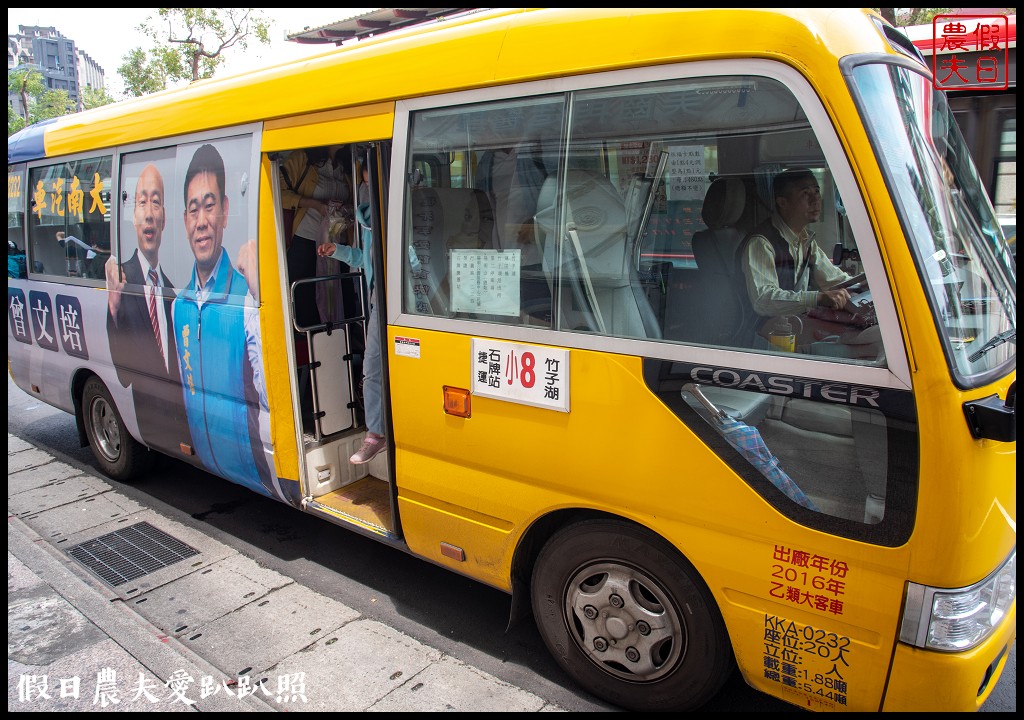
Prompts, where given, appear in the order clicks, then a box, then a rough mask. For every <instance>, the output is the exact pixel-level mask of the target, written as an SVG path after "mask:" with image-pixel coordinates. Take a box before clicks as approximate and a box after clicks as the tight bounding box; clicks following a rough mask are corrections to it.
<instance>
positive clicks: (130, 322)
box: [105, 164, 192, 454]
mask: <svg viewBox="0 0 1024 720" xmlns="http://www.w3.org/2000/svg"><path fill="white" fill-rule="evenodd" d="M133 222H134V225H135V234H136V236H137V237H138V245H139V248H138V250H136V251H135V253H134V254H133V255H132V257H131V258H130V259H128V260H127V261H125V262H124V263H122V264H121V265H120V267H119V266H118V264H117V261H116V260H115V258H113V257H111V258H110V259H109V260H108V261H107V263H106V265H105V271H106V280H107V337H108V339H109V341H110V358H111V360H112V361H113V363H114V367H115V368H116V370H117V378H118V380H120V382H121V385H123V386H124V387H128V386H129V385H131V386H132V399H133V401H134V404H135V417H136V419H137V420H138V423H139V433H140V434H141V435H142V437H141V440H142V442H143V443H145V444H146V445H147V446H149V447H152V448H156V449H159V450H163V451H166V452H171V453H175V454H176V453H177V452H178V450H179V448H180V446H181V444H182V443H185V444H187V445H191V444H192V440H191V435H190V433H189V429H188V418H187V417H186V415H185V406H184V402H183V400H182V394H181V372H180V370H179V368H178V360H177V351H176V348H175V343H174V322H173V319H172V317H171V304H172V303H173V301H174V296H175V292H174V287H173V286H172V285H171V282H170V280H168V278H167V276H166V275H165V274H164V272H163V270H162V269H161V267H160V242H161V240H162V239H163V232H164V226H165V224H166V222H167V215H166V208H165V207H164V181H163V178H162V177H161V175H160V171H159V170H158V169H157V168H156V166H155V165H153V164H149V165H146V167H145V168H143V170H142V173H141V174H140V175H139V181H138V184H137V185H136V186H135V208H134V221H133ZM126 286H128V289H127V290H126V289H125V287H126Z"/></svg>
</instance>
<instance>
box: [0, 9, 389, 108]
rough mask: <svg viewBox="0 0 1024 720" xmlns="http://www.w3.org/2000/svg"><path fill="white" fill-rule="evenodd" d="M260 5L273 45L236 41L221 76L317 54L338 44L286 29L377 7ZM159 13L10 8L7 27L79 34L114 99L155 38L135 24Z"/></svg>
mask: <svg viewBox="0 0 1024 720" xmlns="http://www.w3.org/2000/svg"><path fill="white" fill-rule="evenodd" d="M261 9H262V10H263V12H264V14H265V15H266V16H267V17H268V18H270V20H271V26H270V45H262V44H261V43H258V42H250V43H249V49H248V50H247V51H246V52H245V53H244V54H243V53H242V52H241V51H240V50H239V49H238V48H237V47H236V48H232V50H231V51H229V53H228V62H227V65H226V66H225V67H224V68H223V69H221V70H219V71H218V73H217V74H218V75H219V76H223V75H230V74H234V73H237V72H242V71H244V70H250V69H255V68H258V67H263V66H266V65H274V64H276V63H279V62H283V61H285V60H291V59H298V58H302V57H307V56H309V55H318V54H320V53H322V52H324V51H326V50H329V49H330V48H332V47H334V46H333V45H330V44H324V45H300V44H299V43H296V42H291V41H288V40H285V35H286V34H288V33H295V32H300V31H302V30H304V29H306V28H307V27H310V28H314V27H320V26H321V25H327V24H328V23H332V22H337V21H338V20H343V19H345V18H348V17H352V16H354V15H361V14H362V13H364V12H368V11H370V10H372V9H373V8H327V9H324V8H261ZM155 14H156V8H130V7H129V8H116V9H115V8H86V7H82V8H48V7H43V8H8V10H7V33H8V34H9V35H14V34H17V32H18V26H19V25H40V26H43V27H50V26H52V27H54V28H56V29H57V32H59V33H60V34H61V35H63V36H64V37H66V38H70V39H72V40H74V41H75V45H76V47H77V48H78V50H79V51H83V52H85V53H87V54H88V55H89V57H91V58H92V59H93V60H95V61H96V63H97V64H98V65H99V66H100V67H102V68H103V74H104V80H105V81H106V84H107V89H108V90H110V92H111V94H112V95H113V96H114V98H115V99H121V96H122V92H123V86H122V83H121V77H120V76H119V75H118V74H117V68H118V67H119V66H120V65H121V62H122V58H123V57H124V55H125V54H126V53H127V52H128V51H129V50H131V49H132V48H135V47H142V48H144V49H149V48H150V47H151V46H152V42H151V41H150V40H149V39H148V38H147V37H145V36H144V35H142V34H141V33H139V32H138V31H137V30H136V27H138V25H140V24H141V23H142V22H143V21H145V20H146V18H148V17H149V16H151V15H155Z"/></svg>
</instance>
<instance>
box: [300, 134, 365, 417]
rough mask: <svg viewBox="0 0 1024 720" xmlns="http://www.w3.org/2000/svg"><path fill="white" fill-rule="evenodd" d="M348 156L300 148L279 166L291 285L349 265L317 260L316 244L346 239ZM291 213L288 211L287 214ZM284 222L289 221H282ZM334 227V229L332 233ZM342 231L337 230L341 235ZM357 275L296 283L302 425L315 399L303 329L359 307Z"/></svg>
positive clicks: (356, 347)
mask: <svg viewBox="0 0 1024 720" xmlns="http://www.w3.org/2000/svg"><path fill="white" fill-rule="evenodd" d="M351 172H352V156H351V151H350V149H349V147H348V146H347V145H331V146H324V147H314V148H306V149H299V150H295V151H294V152H292V154H291V155H290V156H289V157H288V159H287V160H286V161H285V162H284V163H283V164H282V165H281V196H282V197H281V201H282V205H283V207H284V209H285V210H292V211H294V215H293V220H292V222H291V223H290V226H289V227H286V228H285V233H286V236H287V237H286V245H287V248H286V257H287V266H288V283H289V287H291V285H292V284H293V283H295V282H298V281H309V280H311V279H314V278H317V277H321V276H328V275H336V274H339V273H348V272H350V271H351V268H350V267H349V266H348V265H345V264H343V263H342V264H341V265H340V266H339V265H337V264H335V266H334V267H331V266H330V265H329V264H328V263H326V261H324V260H322V259H318V256H317V252H316V248H317V245H318V244H320V243H322V242H324V241H326V240H328V239H333V240H334V241H337V242H341V243H343V244H346V245H347V244H349V243H350V242H351V225H352V223H351V222H350V221H348V222H347V221H346V220H347V219H350V218H351V217H352V215H353V210H352V204H353V200H354V193H353V187H354V183H353V182H352V179H351ZM288 214H290V213H288ZM286 222H287V220H286ZM332 226H333V227H335V228H336V229H337V230H336V232H335V234H334V235H333V236H332V235H331V229H332ZM339 232H340V234H339ZM356 282H357V279H356V278H343V279H334V280H323V281H317V282H302V283H301V284H300V285H298V286H296V287H295V288H294V308H293V310H294V320H295V323H296V325H297V326H298V327H299V328H302V329H303V330H302V331H301V332H300V331H296V333H295V348H296V356H297V364H298V366H299V386H300V396H301V403H300V404H301V412H302V418H303V425H304V426H305V429H306V431H307V432H309V431H312V420H313V400H312V383H311V380H310V378H309V362H310V360H309V357H310V356H309V347H308V338H307V337H306V332H307V331H309V330H312V329H314V328H319V327H320V326H321V325H322V324H323V323H328V324H331V325H333V324H336V323H341V322H343V321H344V320H346V319H351V318H355V317H358V316H359V314H360V312H361V305H360V302H359V295H358V292H357V289H356ZM353 335H354V336H358V337H353V347H352V350H353V352H355V353H356V354H357V355H360V356H361V354H362V347H363V338H362V334H361V333H354V334H353Z"/></svg>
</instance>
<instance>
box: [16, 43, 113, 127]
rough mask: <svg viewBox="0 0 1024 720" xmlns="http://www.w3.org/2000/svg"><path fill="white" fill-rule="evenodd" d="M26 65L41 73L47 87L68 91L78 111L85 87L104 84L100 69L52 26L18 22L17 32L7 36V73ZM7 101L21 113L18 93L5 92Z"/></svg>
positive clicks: (22, 110)
mask: <svg viewBox="0 0 1024 720" xmlns="http://www.w3.org/2000/svg"><path fill="white" fill-rule="evenodd" d="M26 66H27V67H31V68H34V69H36V70H39V72H41V73H42V74H43V78H44V81H45V83H46V88H47V90H64V91H65V92H67V94H68V98H70V100H71V102H72V103H73V104H74V106H75V107H76V109H78V110H82V109H83V105H82V100H83V98H82V90H83V89H84V88H86V87H93V88H97V89H102V88H103V87H104V76H103V68H102V67H100V66H99V65H98V64H97V63H96V61H95V60H93V59H92V58H91V57H89V55H88V54H87V53H85V52H81V51H79V50H78V48H77V47H76V45H75V41H74V40H72V39H70V38H66V37H64V36H63V35H62V34H61V33H60V32H58V31H57V29H56V28H54V27H44V26H37V25H19V26H18V34H17V35H8V36H7V72H8V73H10V72H11V71H12V70H14V69H16V68H19V67H26ZM7 102H8V104H9V105H10V106H11V107H13V108H14V110H15V112H17V113H18V114H19V115H22V116H24V108H23V107H22V105H21V97H20V96H19V95H18V93H13V94H12V93H8V96H7Z"/></svg>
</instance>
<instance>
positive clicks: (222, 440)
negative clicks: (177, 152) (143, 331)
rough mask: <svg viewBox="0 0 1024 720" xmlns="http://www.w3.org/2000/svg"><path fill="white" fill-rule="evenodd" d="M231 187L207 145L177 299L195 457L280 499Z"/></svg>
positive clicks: (199, 164) (194, 174)
mask: <svg viewBox="0 0 1024 720" xmlns="http://www.w3.org/2000/svg"><path fill="white" fill-rule="evenodd" d="M224 182H225V171H224V160H223V158H221V155H220V153H219V152H218V151H217V149H216V148H215V147H214V146H213V145H210V144H206V145H203V146H202V147H200V148H199V149H198V150H197V151H196V153H195V155H194V156H193V157H192V162H191V163H190V164H189V167H188V171H187V173H186V174H185V234H186V235H187V236H188V242H189V246H190V247H191V249H192V254H193V255H194V256H195V267H194V269H193V271H192V278H191V280H190V281H189V283H188V285H187V286H186V287H185V288H184V289H183V290H182V291H181V292H180V293H179V294H178V297H177V298H176V299H175V300H174V334H175V338H176V339H177V348H178V361H179V364H180V367H181V382H182V387H183V389H184V397H185V410H186V413H187V415H188V423H189V428H190V430H191V432H192V440H193V443H194V447H195V451H196V454H197V455H198V457H199V459H200V460H201V461H202V462H203V465H205V466H206V468H207V469H208V470H209V471H210V472H213V473H216V474H217V475H220V476H222V477H225V478H228V479H229V480H232V481H233V482H236V483H239V484H240V485H244V486H246V487H248V488H250V489H252V490H256V491H257V492H260V493H263V494H264V495H275V494H279V491H278V490H277V489H276V488H275V484H276V483H274V478H273V477H272V475H271V472H270V467H269V465H268V463H267V458H266V455H265V454H264V450H263V443H262V442H261V439H260V432H259V420H258V417H259V416H258V411H259V407H260V396H261V394H262V396H263V397H266V391H265V389H263V388H262V387H260V386H261V385H262V378H263V368H262V354H261V352H260V348H259V337H258V336H254V335H253V333H252V332H251V330H252V329H251V328H247V327H246V322H245V321H246V295H247V293H249V286H248V284H247V283H246V280H245V277H244V276H243V275H242V274H241V273H240V272H238V270H236V269H235V268H234V266H232V264H231V261H230V260H229V259H228V254H227V253H226V252H224V249H223V242H224V229H225V228H226V227H227V222H228V207H229V205H228V198H227V195H226V194H225V191H224Z"/></svg>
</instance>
